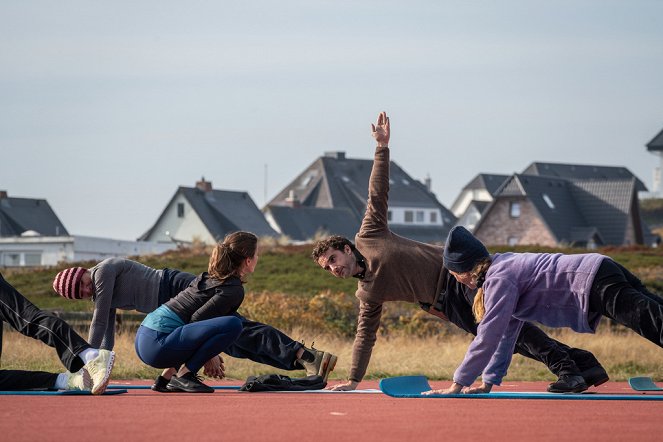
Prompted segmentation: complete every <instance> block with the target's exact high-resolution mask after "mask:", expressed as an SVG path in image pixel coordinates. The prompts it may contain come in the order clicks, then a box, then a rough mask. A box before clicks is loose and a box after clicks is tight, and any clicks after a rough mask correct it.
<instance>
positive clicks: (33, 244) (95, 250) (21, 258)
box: [0, 236, 177, 267]
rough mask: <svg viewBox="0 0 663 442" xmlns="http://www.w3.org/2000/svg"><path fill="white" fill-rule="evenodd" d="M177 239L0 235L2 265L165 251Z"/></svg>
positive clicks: (92, 258)
mask: <svg viewBox="0 0 663 442" xmlns="http://www.w3.org/2000/svg"><path fill="white" fill-rule="evenodd" d="M176 247H177V246H176V244H174V243H155V242H151V241H125V240H116V239H110V238H97V237H90V236H38V237H18V238H14V237H12V238H0V267H33V266H55V265H58V264H59V263H62V262H72V263H73V262H78V261H101V260H104V259H106V258H112V257H122V258H125V257H127V256H138V255H151V254H158V253H163V252H165V251H167V250H171V249H174V248H176Z"/></svg>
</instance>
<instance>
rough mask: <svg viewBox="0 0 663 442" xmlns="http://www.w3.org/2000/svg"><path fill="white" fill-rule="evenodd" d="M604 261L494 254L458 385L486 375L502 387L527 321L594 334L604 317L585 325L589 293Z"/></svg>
mask: <svg viewBox="0 0 663 442" xmlns="http://www.w3.org/2000/svg"><path fill="white" fill-rule="evenodd" d="M604 259H609V258H607V257H606V256H603V255H599V254H596V253H589V254H579V255H563V254H560V253H557V254H551V253H503V254H495V255H494V256H493V262H492V264H491V266H490V268H489V269H488V272H487V273H486V280H485V282H484V284H483V289H484V306H485V309H486V313H485V315H484V317H483V319H482V320H481V322H480V323H479V326H478V330H477V336H476V337H475V338H474V340H473V341H472V343H471V344H470V347H469V348H468V350H467V353H466V354H465V359H464V360H463V362H462V364H461V365H460V366H459V367H458V369H457V370H456V372H455V373H454V382H456V383H458V384H460V385H463V386H469V385H472V383H473V382H474V380H475V379H476V378H477V377H478V376H479V374H481V373H482V371H483V375H482V378H483V381H484V382H486V383H490V384H493V385H499V384H500V383H501V382H502V378H503V377H504V376H505V375H506V371H507V368H508V367H509V364H510V363H511V357H512V355H513V349H514V346H515V343H516V339H517V338H518V334H519V333H520V329H521V327H522V324H523V322H524V321H537V322H540V323H541V324H543V325H546V326H549V327H570V328H571V329H573V330H575V331H577V332H580V333H594V332H595V331H596V327H597V326H598V322H599V319H600V316H598V317H596V318H595V319H594V320H593V321H592V323H591V324H590V323H589V322H588V320H587V313H588V307H589V293H590V290H591V288H592V283H593V282H594V276H595V275H596V272H597V271H598V268H599V266H600V265H601V262H602V261H603V260H604Z"/></svg>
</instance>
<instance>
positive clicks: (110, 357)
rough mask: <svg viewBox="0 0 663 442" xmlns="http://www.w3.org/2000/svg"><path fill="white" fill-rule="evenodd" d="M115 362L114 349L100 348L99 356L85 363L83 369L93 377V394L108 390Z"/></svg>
mask: <svg viewBox="0 0 663 442" xmlns="http://www.w3.org/2000/svg"><path fill="white" fill-rule="evenodd" d="M114 362H115V352H114V351H110V350H99V356H97V357H96V358H94V359H92V360H91V361H90V362H88V363H87V364H85V367H83V370H84V371H87V372H88V374H89V376H90V378H91V379H92V394H103V392H104V391H106V386H107V385H108V381H110V375H111V371H113V363H114Z"/></svg>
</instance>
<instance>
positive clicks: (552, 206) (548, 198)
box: [543, 193, 555, 210]
mask: <svg viewBox="0 0 663 442" xmlns="http://www.w3.org/2000/svg"><path fill="white" fill-rule="evenodd" d="M543 201H545V202H546V204H547V205H548V207H550V208H551V209H553V210H554V209H555V204H553V202H552V200H551V199H550V197H549V196H548V194H546V193H544V194H543Z"/></svg>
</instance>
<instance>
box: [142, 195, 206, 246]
mask: <svg viewBox="0 0 663 442" xmlns="http://www.w3.org/2000/svg"><path fill="white" fill-rule="evenodd" d="M178 204H183V205H184V216H183V217H179V216H178V211H177V206H178ZM147 239H149V240H150V241H157V242H166V243H173V242H174V243H191V242H193V241H194V239H195V240H200V241H202V242H204V243H206V244H215V243H216V240H215V239H214V237H213V236H212V235H211V234H210V233H209V231H208V230H207V227H205V224H204V223H203V222H202V220H201V219H200V217H199V216H198V214H197V213H196V212H195V211H194V210H193V208H192V207H191V204H189V201H188V200H187V199H186V198H185V197H184V195H182V194H181V193H180V194H178V195H177V196H176V197H175V198H174V199H173V201H172V202H171V204H170V205H169V206H168V207H167V208H166V210H164V212H163V214H162V215H161V218H159V220H158V221H157V224H156V225H155V226H154V228H153V229H152V232H151V234H150V235H149V236H148V238H147Z"/></svg>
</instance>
